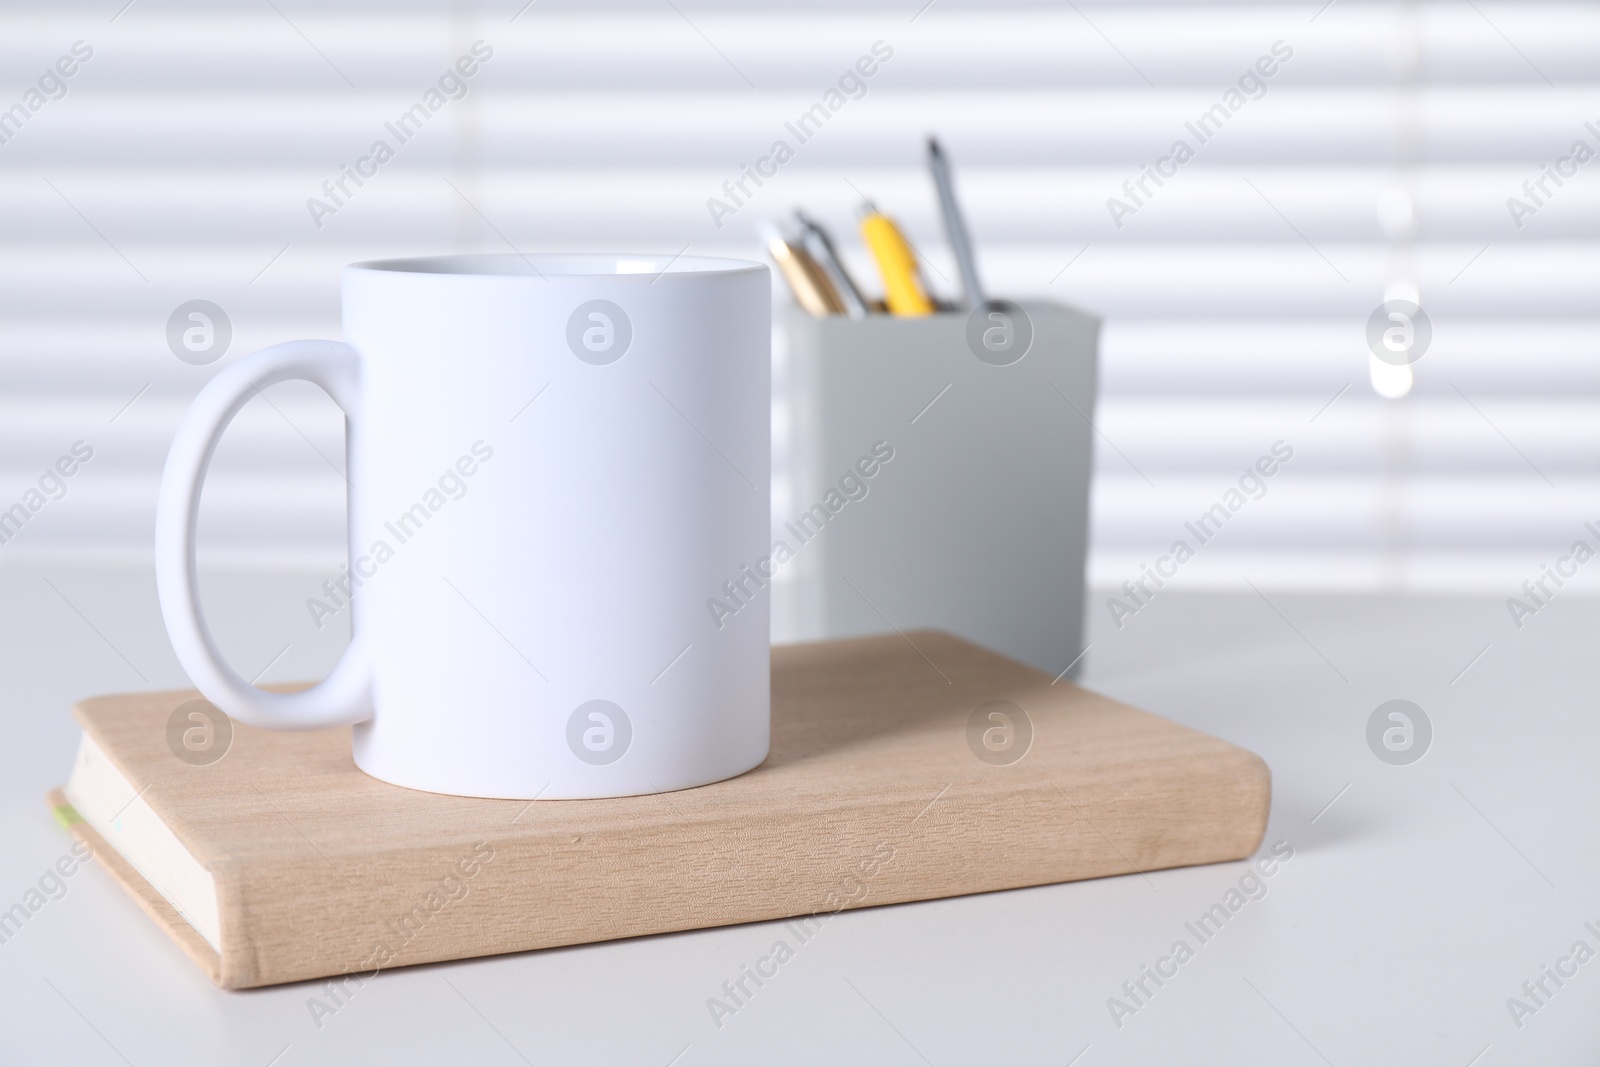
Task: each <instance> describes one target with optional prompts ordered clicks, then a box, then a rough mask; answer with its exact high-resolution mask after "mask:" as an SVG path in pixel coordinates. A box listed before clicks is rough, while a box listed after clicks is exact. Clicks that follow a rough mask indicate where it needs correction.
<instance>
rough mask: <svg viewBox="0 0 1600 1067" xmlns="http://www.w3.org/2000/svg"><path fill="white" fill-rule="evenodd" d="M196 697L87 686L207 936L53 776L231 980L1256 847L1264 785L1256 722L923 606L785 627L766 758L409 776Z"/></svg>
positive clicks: (84, 716) (161, 907) (138, 881)
mask: <svg viewBox="0 0 1600 1067" xmlns="http://www.w3.org/2000/svg"><path fill="white" fill-rule="evenodd" d="M195 696H196V694H194V693H188V692H164V693H139V694H129V695H121V696H107V697H97V698H93V699H90V700H85V701H83V702H82V703H81V704H79V705H78V706H77V707H76V708H75V709H74V713H75V715H76V717H77V719H78V721H79V722H80V723H81V724H82V726H83V729H84V732H85V741H86V747H89V748H93V747H95V746H98V749H99V751H100V752H101V753H103V758H104V759H105V760H106V761H108V764H109V765H113V766H114V767H115V769H116V770H117V771H120V774H121V778H123V779H126V783H125V784H126V786H127V787H128V788H129V789H131V790H133V791H136V796H137V800H136V801H133V802H130V803H134V804H137V805H138V807H139V810H143V809H144V806H145V805H148V808H149V812H147V813H146V814H147V816H149V815H150V813H153V816H151V817H152V818H153V819H158V820H159V821H160V823H164V824H165V826H166V828H167V829H170V831H171V833H172V835H174V836H175V838H176V841H177V842H178V843H180V844H181V846H182V848H183V849H186V850H187V852H188V853H189V854H190V855H191V856H192V858H193V861H194V862H195V863H197V864H198V866H196V867H195V868H194V869H195V870H196V871H197V872H199V871H201V869H202V868H203V873H204V874H206V875H209V880H210V881H211V882H213V883H214V886H215V890H214V891H215V904H214V909H215V911H214V914H213V915H212V918H211V921H212V922H213V923H214V924H215V929H214V932H213V933H212V934H211V935H210V937H209V939H208V937H203V936H201V934H200V933H199V932H198V931H197V929H196V926H193V925H191V924H190V923H189V922H187V921H185V919H184V918H183V917H182V915H180V913H179V911H178V910H177V909H176V908H175V907H174V906H173V904H172V903H171V902H169V900H168V899H167V897H166V896H165V895H164V894H163V893H161V892H159V891H157V890H156V889H155V888H154V887H153V886H152V885H151V883H150V881H148V880H147V879H146V878H145V877H144V876H142V875H141V873H140V872H139V871H137V870H135V869H134V867H133V865H131V864H130V863H129V862H128V861H127V860H126V859H125V858H124V857H123V856H121V855H119V854H118V853H117V851H116V850H115V849H114V848H113V847H111V846H112V845H115V843H116V842H115V839H116V837H117V834H118V833H119V832H120V831H119V829H118V827H117V826H116V825H108V819H107V818H106V817H105V816H104V815H102V816H101V818H100V819H99V820H98V822H99V823H100V825H99V826H98V827H97V826H95V825H92V823H93V822H95V821H96V820H92V819H90V820H85V819H82V818H79V817H78V816H77V813H76V812H75V811H74V810H73V808H72V807H71V805H70V801H69V798H68V796H67V795H65V794H63V793H61V792H59V791H58V792H56V793H54V794H52V801H53V802H54V803H56V804H57V805H58V806H60V808H61V812H62V814H63V815H64V816H65V818H66V821H67V822H68V823H69V824H70V825H71V826H72V829H73V832H74V833H75V834H76V835H78V836H79V837H81V838H83V839H85V840H86V841H87V842H88V843H89V844H90V845H91V846H92V847H93V848H94V849H95V851H96V855H97V856H98V858H99V859H100V861H101V862H102V864H104V865H105V866H106V868H107V869H108V870H110V872H111V873H112V874H113V875H114V876H115V877H116V878H117V880H118V881H120V882H121V883H122V884H123V886H124V887H125V888H127V890H128V891H129V892H130V893H131V894H133V896H134V897H135V898H137V899H138V901H139V902H140V904H141V905H142V906H143V908H144V909H145V911H146V912H147V913H149V914H150V916H151V917H152V918H154V919H155V920H156V921H157V922H158V923H159V924H161V926H162V927H163V928H164V929H166V931H167V932H168V933H169V934H170V935H171V936H172V937H173V938H174V939H175V940H177V941H178V942H179V944H180V945H182V946H183V948H184V949H185V950H186V951H187V952H188V954H189V955H190V956H191V957H192V958H193V959H194V960H195V961H196V962H197V963H198V964H199V965H200V966H201V967H203V968H204V969H205V970H206V971H207V972H208V973H209V974H210V976H211V978H212V980H213V981H215V982H216V983H218V984H219V985H221V986H224V987H226V988H228V989H243V988H248V987H252V986H262V985H271V984H275V983H279V982H291V981H297V980H301V979H310V978H319V977H324V976H329V975H338V974H342V973H360V974H371V973H373V972H375V971H378V970H383V969H387V968H389V967H394V966H402V965H406V964H413V963H424V962H430V961H436V960H449V959H461V958H466V957H471V956H483V955H490V954H494V953H501V952H517V951H522V950H526V949H538V948H547V947H551V946H556V945H572V944H579V943H584V942H592V941H602V940H608V939H611V938H620V937H631V936H635V935H639V934H655V933H663V932H667V931H676V930H692V929H698V928H703V927H712V926H724V925H729V924H733V923H743V922H752V921H758V920H770V919H780V918H787V917H792V916H802V915H812V914H817V913H824V912H832V911H837V910H840V909H843V908H858V907H865V906H870V905H879V904H891V903H898V902H903V901H913V900H927V899H932V898H936V897H949V896H957V895H961V894H966V893H982V892H988V891H992V890H1000V889H1011V888H1016V887H1020V886H1032V885H1041V884H1045V883H1050V882H1065V881H1072V880H1075V879H1082V878H1096V877H1101V876H1106V875H1117V874H1127V873H1132V872H1135V871H1149V870H1153V869H1157V868H1162V867H1177V866H1186V865H1190V864H1200V863H1214V862H1219V861H1223V860H1233V859H1239V858H1242V857H1245V856H1248V855H1250V854H1251V853H1252V852H1253V851H1254V850H1255V849H1256V847H1257V846H1258V845H1259V844H1260V841H1261V837H1262V834H1263V833H1264V832H1265V829H1266V820H1267V809H1268V804H1269V796H1270V777H1269V773H1268V771H1267V767H1266V765H1265V764H1264V763H1263V762H1262V761H1261V760H1260V759H1259V758H1258V757H1256V756H1254V755H1252V754H1251V753H1249V752H1246V751H1244V750H1243V749H1240V748H1237V747H1235V746H1233V745H1230V744H1227V743H1225V742H1223V741H1219V740H1217V739H1215V738H1212V737H1209V736H1206V735H1205V734H1201V733H1198V732H1196V731H1194V730H1191V729H1188V728H1186V727H1183V726H1179V725H1177V724H1175V723H1171V722H1168V721H1166V720H1164V719H1161V718H1158V717H1157V716H1154V715H1151V714H1148V713H1146V712H1143V711H1139V710H1137V709H1135V708H1131V707H1129V706H1127V705H1125V704H1121V703H1118V702H1117V701H1114V700H1110V699H1108V698H1106V697H1103V696H1099V695H1097V694H1095V693H1091V692H1089V691H1087V690H1084V689H1081V688H1078V687H1077V686H1074V685H1072V684H1071V683H1070V682H1067V681H1064V680H1063V681H1060V682H1056V683H1052V681H1051V678H1050V677H1049V676H1048V675H1046V674H1042V673H1040V672H1038V671H1036V670H1033V669H1032V668H1029V667H1025V666H1023V665H1021V664H1019V663H1016V662H1015V661H1012V660H1009V659H1006V658H1004V657H1002V656H999V655H996V654H995V653H992V652H989V651H986V650H985V649H982V648H979V647H977V646H975V645H972V644H969V643H967V642H965V641H962V640H960V639H958V638H955V637H952V636H950V635H948V634H943V633H934V632H917V633H912V634H910V635H908V636H906V637H902V636H899V635H895V636H885V637H873V638H863V639H859V640H850V641H833V642H825V643H818V644H807V645H791V646H784V647H778V648H775V649H773V654H772V697H773V700H772V750H771V755H770V756H769V757H768V759H767V761H766V762H765V763H764V764H762V765H761V766H760V767H758V768H757V769H755V770H753V771H751V772H749V773H748V774H745V775H742V776H741V777H739V778H735V779H731V780H729V781H725V782H719V783H717V784H714V785H709V786H703V787H701V788H698V789H689V790H683V791H681V792H676V793H667V794H661V795H656V796H645V797H632V798H628V799H619V800H568V801H534V802H531V803H529V802H524V801H507V800H480V799H470V798H463V797H452V796H441V795H436V794H432V793H422V792H416V791H413V790H408V789H403V788H400V787H398V786H393V785H389V784H386V783H384V782H380V781H377V780H376V779H373V778H369V777H367V776H366V775H364V774H362V773H361V772H360V771H358V770H357V769H356V767H355V765H354V763H353V762H352V761H351V756H350V734H349V729H348V728H345V729H333V730H323V731H316V732H310V733H276V732H269V731H263V730H256V729H252V728H250V727H247V726H243V725H235V727H234V736H233V739H232V744H231V747H230V748H229V750H228V751H227V754H226V756H225V757H223V758H222V759H221V760H219V761H218V762H215V763H212V764H210V765H196V764H193V763H191V762H186V761H184V760H182V759H179V758H177V757H176V756H175V755H174V752H173V750H172V749H171V748H169V744H168V740H167V731H168V720H169V718H170V717H171V716H172V713H173V710H174V709H175V708H176V707H177V706H178V705H180V704H181V703H183V702H184V701H186V700H190V699H194V698H195ZM995 702H999V703H995ZM1019 709H1020V712H1021V714H1018V710H1019ZM996 712H998V713H999V715H1000V716H1001V717H1000V718H996V717H994V713H996ZM1019 754H1020V755H1019ZM82 758H83V757H82V756H81V755H80V762H81V760H82ZM75 780H76V779H75ZM119 781H120V780H119ZM80 806H83V807H87V804H80ZM125 810H128V811H132V810H133V809H132V808H127V809H125ZM129 817H130V816H123V815H121V814H120V813H118V815H117V817H116V819H115V820H110V821H111V822H114V823H121V822H123V821H124V820H125V819H127V818H129ZM163 832H164V831H163ZM108 839H110V840H109V842H108ZM157 880H158V881H159V880H160V879H157ZM200 925H202V926H204V925H205V924H200ZM213 941H215V943H216V945H215V947H213V943H212V942H213Z"/></svg>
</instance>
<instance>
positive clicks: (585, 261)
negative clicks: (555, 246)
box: [351, 252, 765, 277]
mask: <svg viewBox="0 0 1600 1067" xmlns="http://www.w3.org/2000/svg"><path fill="white" fill-rule="evenodd" d="M351 266H352V267H354V268H355V269H357V270H372V271H388V272H391V273H398V274H487V275H495V276H499V277H528V276H540V277H610V276H614V275H624V274H646V275H653V276H660V275H663V274H721V273H728V272H734V271H743V270H764V269H765V268H764V267H762V266H761V265H760V264H759V263H751V262H749V261H747V260H742V259H720V258H717V257H713V256H664V255H655V254H652V253H640V254H637V255H634V254H628V253H609V252H579V253H534V254H528V255H523V254H521V253H517V252H494V253H485V254H481V255H460V256H421V257H417V258H414V259H378V260H372V261H369V262H366V263H353V264H351Z"/></svg>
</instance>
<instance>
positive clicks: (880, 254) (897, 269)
mask: <svg viewBox="0 0 1600 1067" xmlns="http://www.w3.org/2000/svg"><path fill="white" fill-rule="evenodd" d="M861 236H862V238H863V239H864V240H865V241H866V242H867V247H868V248H870V249H871V250H872V258H873V259H875V260H877V261H878V273H879V274H880V275H882V276H883V295H884V302H885V303H886V304H888V306H889V313H890V314H891V315H931V314H933V301H931V300H929V299H928V293H927V290H926V289H924V288H923V285H922V281H921V279H920V278H919V277H918V274H917V257H916V254H915V253H914V252H912V251H911V245H910V244H908V243H907V242H906V239H905V236H904V235H903V234H902V233H901V232H900V230H899V228H898V227H897V226H895V224H894V223H893V222H890V221H889V219H888V218H887V217H886V216H884V215H883V214H881V213H880V212H879V211H878V209H877V208H875V207H873V206H872V205H871V204H868V205H867V209H866V214H865V215H863V216H862V218H861Z"/></svg>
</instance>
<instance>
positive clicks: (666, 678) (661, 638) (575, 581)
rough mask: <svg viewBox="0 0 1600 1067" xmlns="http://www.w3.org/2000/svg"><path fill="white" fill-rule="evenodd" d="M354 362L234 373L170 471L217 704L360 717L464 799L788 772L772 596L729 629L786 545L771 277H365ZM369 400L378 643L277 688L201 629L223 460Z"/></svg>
mask: <svg viewBox="0 0 1600 1067" xmlns="http://www.w3.org/2000/svg"><path fill="white" fill-rule="evenodd" d="M343 291H344V332H345V336H346V338H347V340H346V342H344V343H340V342H336V341H291V342H288V343H286V344H280V345H275V346H273V347H271V348H267V349H264V350H262V351H260V352H256V353H254V354H253V355H250V356H247V357H245V358H244V359H241V360H239V361H238V362H237V363H235V364H233V365H232V366H230V367H228V368H227V369H226V370H224V371H222V372H221V373H220V374H218V375H217V376H216V377H215V378H214V379H213V380H212V381H211V382H210V383H209V384H208V385H207V386H206V387H205V389H203V390H202V391H201V393H200V395H199V396H198V397H197V398H196V400H195V402H194V405H193V406H192V407H191V408H190V409H189V412H188V415H187V416H186V417H185V419H184V421H183V424H182V426H181V427H180V428H179V430H178V434H177V437H176V438H175V439H174V441H173V444H172V451H171V453H170V455H169V456H168V458H167V466H166V470H165V472H164V474H163V476H162V482H161V496H160V502H159V506H158V508H157V513H156V577H157V583H158V586H159V589H160V594H161V608H162V613H163V616H164V617H165V619H166V625H167V632H168V634H169V635H170V637H171V639H172V643H173V646H174V648H175V649H176V651H177V654H178V659H179V661H180V662H181V663H182V664H183V666H184V669H185V670H187V671H188V673H189V677H190V678H191V679H192V680H193V682H194V684H195V685H196V686H197V687H198V688H199V689H200V691H201V692H202V693H203V694H204V695H205V696H206V697H207V699H209V700H210V701H211V702H212V703H214V704H216V705H217V706H218V707H219V708H221V709H222V710H223V711H225V712H227V713H228V714H229V715H231V716H233V717H234V718H236V719H239V720H241V721H243V722H246V723H249V724H251V725H254V726H262V727H267V728H270V729H284V730H295V729H312V728H316V727H324V726H335V725H341V724H346V723H354V724H356V726H355V730H354V750H355V751H354V754H355V761H356V765H357V766H359V767H360V768H361V769H362V770H363V771H365V772H366V773H368V774H370V775H372V776H373V777H375V778H381V779H383V780H384V781H388V782H393V783H395V784H397V785H403V786H409V787H411V788H413V789H424V790H429V791H432V792H439V793H456V794H462V795H467V796H484V797H506V798H516V799H532V798H534V797H541V798H547V799H560V798H576V797H615V796H632V795H636V794H641V793H655V792H663V791H666V790H672V789H683V788H686V787H689V786H696V785H704V784H705V783H707V782H713V781H717V780H719V779H723V778H728V777H732V776H733V775H736V774H739V773H741V772H743V771H746V770H749V769H750V768H751V767H754V766H755V765H757V764H758V763H760V762H761V761H762V760H763V759H765V758H766V754H767V742H768V727H769V714H770V690H769V684H770V680H769V652H768V645H769V636H770V634H769V631H770V626H769V613H768V611H767V604H768V603H769V599H768V598H766V597H762V598H760V601H759V603H758V604H757V605H754V606H755V607H756V608H757V610H755V611H740V612H739V613H738V614H737V616H734V617H731V618H728V619H726V620H721V621H722V623H723V625H722V626H721V627H720V628H719V627H716V626H713V625H712V624H711V621H710V620H709V619H708V617H707V611H706V606H705V605H706V602H707V599H708V597H712V596H718V595H721V594H720V590H721V589H722V587H723V584H724V583H725V582H726V581H728V580H729V579H730V578H732V579H737V578H739V577H740V573H741V569H742V568H744V567H745V565H747V564H750V563H751V562H753V561H755V560H756V559H758V558H759V557H761V556H762V555H764V554H765V553H766V551H767V538H768V532H769V481H770V475H769V468H770V452H771V430H770V426H771V367H770V361H769V351H770V344H771V341H770V332H769V317H770V302H769V295H768V292H769V281H768V276H767V269H766V268H765V267H763V266H760V265H758V264H753V263H743V262H738V261H735V260H722V259H706V258H694V257H680V258H676V259H672V260H670V261H669V260H667V259H665V258H663V257H654V256H632V257H630V256H610V255H563V256H542V255H541V256H528V257H524V256H518V255H486V256H450V257H440V258H434V259H414V260H392V261H387V262H376V263H362V264H356V265H353V266H350V267H347V268H345V272H344V278H343ZM289 379H304V380H307V381H311V382H314V383H316V384H317V385H319V386H321V387H322V388H323V389H325V390H326V391H327V392H328V394H329V395H330V396H332V397H333V399H334V400H335V401H336V402H337V403H338V404H339V406H340V407H341V408H343V409H344V413H345V417H346V419H347V434H346V438H347V442H348V451H349V462H348V470H349V475H348V479H349V482H350V491H349V510H350V563H351V569H352V571H353V572H354V576H353V577H351V578H350V579H349V580H348V581H349V584H350V587H351V592H352V593H353V596H352V597H351V600H350V606H351V609H352V639H351V643H350V646H349V648H348V649H347V651H346V652H345V653H344V657H343V658H342V659H341V660H340V661H339V663H338V665H337V666H336V667H335V668H334V670H333V671H332V673H330V674H329V675H328V677H327V678H326V679H325V680H323V681H322V682H321V683H320V684H318V685H316V686H314V687H312V688H310V689H307V690H305V691H303V692H297V693H277V692H267V691H264V690H261V689H258V688H256V687H255V686H253V685H251V684H249V683H248V682H246V681H245V680H244V679H243V678H241V677H240V676H239V675H238V674H237V673H235V672H234V671H233V669H232V668H230V667H229V666H228V665H227V664H226V663H224V662H223V660H222V657H221V655H220V654H219V653H218V651H217V647H216V644H215V642H213V640H212V639H211V636H210V634H209V633H208V632H207V630H206V627H205V623H204V620H203V618H202V614H201V609H200V602H199V598H198V595H197V590H196V582H195V559H194V535H195V518H196V513H197V507H198V502H199V495H200V486H201V483H202V481H203V480H204V478H205V473H206V467H207V465H208V464H209V462H210V459H211V455H212V453H213V451H214V450H215V448H216V445H217V440H218V438H219V437H220V436H221V434H222V432H223V430H224V429H225V428H226V427H227V425H228V422H229V421H230V420H231V419H232V418H233V416H234V415H235V414H237V413H238V411H239V410H240V408H242V407H243V406H244V404H245V402H246V401H247V400H249V399H250V398H251V397H253V396H255V395H256V391H257V390H258V389H261V388H265V387H266V386H268V385H271V384H273V383H274V382H281V381H286V380H289Z"/></svg>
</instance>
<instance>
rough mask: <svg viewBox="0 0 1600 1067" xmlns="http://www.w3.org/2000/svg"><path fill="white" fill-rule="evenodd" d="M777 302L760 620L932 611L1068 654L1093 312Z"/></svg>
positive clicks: (870, 622)
mask: <svg viewBox="0 0 1600 1067" xmlns="http://www.w3.org/2000/svg"><path fill="white" fill-rule="evenodd" d="M785 311H786V313H782V314H781V316H780V321H781V323H782V333H781V335H780V338H779V343H780V344H781V345H786V347H787V367H786V369H787V373H788V378H789V395H790V400H791V418H790V420H789V430H788V440H787V441H784V440H782V439H781V437H780V440H779V441H778V445H779V447H780V448H783V447H784V446H785V445H787V447H788V451H789V463H788V469H789V470H790V471H791V472H792V481H791V485H790V491H789V492H788V494H787V496H788V500H787V502H785V501H784V500H783V499H782V495H781V494H780V498H779V500H778V502H777V506H776V511H775V514H774V523H773V536H774V545H773V549H774V562H772V563H770V564H768V565H767V569H770V570H773V571H774V572H775V579H776V580H775V581H774V584H773V594H774V598H773V610H774V616H773V625H774V635H775V638H789V639H793V640H813V639H821V638H830V637H844V636H854V635H860V634H867V633H881V632H895V631H900V632H906V631H910V630H915V629H919V628H924V629H925V628H935V629H941V630H948V631H950V632H952V633H955V634H959V635H960V636H962V637H965V638H967V639H969V640H972V641H976V642H978V643H980V644H983V645H986V646H987V647H989V648H992V649H995V650H996V651H998V652H1002V653H1004V654H1006V655H1008V656H1011V657H1012V658H1014V659H1018V660H1021V661H1022V662H1024V663H1027V664H1029V665H1031V666H1033V667H1036V668H1038V669H1040V670H1043V671H1047V672H1049V673H1050V674H1051V675H1052V676H1054V675H1057V674H1059V673H1061V672H1062V671H1064V670H1066V669H1067V668H1068V667H1069V666H1071V667H1072V669H1073V671H1076V670H1077V669H1078V666H1079V664H1078V662H1077V661H1078V660H1079V658H1080V653H1082V651H1083V587H1084V555H1085V550H1086V546H1087V542H1088V496H1089V471H1090V464H1091V459H1092V451H1091V449H1092V437H1093V426H1092V423H1091V420H1092V419H1093V418H1094V400H1095V388H1096V385H1095V383H1096V346H1097V343H1098V339H1099V331H1100V322H1099V320H1098V319H1096V318H1095V317H1093V316H1091V315H1088V314H1085V313H1084V312H1082V311H1078V310H1075V309H1073V308H1068V307H1064V306H1061V305H1058V304H1050V303H1023V304H1021V305H1017V304H1010V303H1006V302H999V303H991V304H989V305H985V306H984V307H983V308H980V309H979V310H978V311H977V312H974V313H972V314H970V315H969V314H966V313H939V314H934V315H928V316H924V317H919V318H899V317H894V316H889V315H872V316H868V317H867V318H862V319H852V318H847V317H845V316H841V315H833V316H828V317H825V318H817V317H813V316H811V315H808V314H806V313H805V312H803V311H800V310H799V309H798V308H789V309H785Z"/></svg>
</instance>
